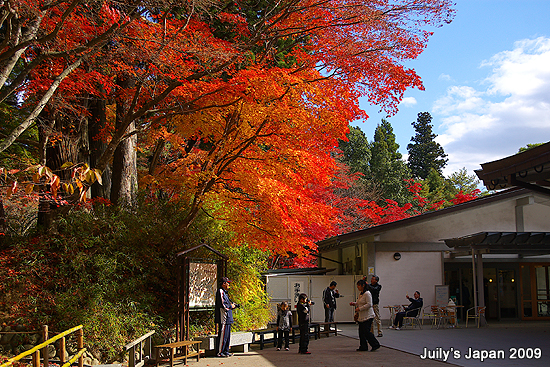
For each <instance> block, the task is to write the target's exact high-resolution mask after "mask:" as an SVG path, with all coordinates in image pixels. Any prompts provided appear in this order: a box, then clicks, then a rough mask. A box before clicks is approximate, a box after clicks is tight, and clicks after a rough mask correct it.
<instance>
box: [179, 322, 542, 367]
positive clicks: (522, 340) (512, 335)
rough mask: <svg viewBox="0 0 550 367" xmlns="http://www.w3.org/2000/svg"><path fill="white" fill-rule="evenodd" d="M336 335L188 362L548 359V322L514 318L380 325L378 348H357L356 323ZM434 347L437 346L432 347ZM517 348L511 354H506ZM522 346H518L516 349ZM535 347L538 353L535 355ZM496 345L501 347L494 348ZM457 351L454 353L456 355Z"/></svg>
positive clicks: (331, 365) (432, 363)
mask: <svg viewBox="0 0 550 367" xmlns="http://www.w3.org/2000/svg"><path fill="white" fill-rule="evenodd" d="M339 329H340V330H341V333H340V335H339V336H337V337H335V336H330V337H322V338H321V339H319V340H314V339H312V340H311V342H310V344H309V346H310V348H309V350H310V351H311V353H312V354H310V355H300V354H298V353H297V351H298V345H297V344H291V345H290V351H288V352H286V351H279V352H278V351H276V349H275V348H273V347H267V348H265V349H264V350H258V349H252V350H251V351H250V352H249V353H246V354H243V353H236V354H235V355H234V356H233V357H230V358H213V357H211V358H203V359H201V361H200V362H196V360H194V359H192V360H190V361H189V362H188V364H189V366H191V367H215V366H223V367H233V366H234V367H243V366H251V367H283V366H284V367H287V366H291V367H292V366H300V367H317V366H327V367H339V366H350V367H351V366H353V367H355V366H372V367H378V366H426V367H445V366H449V367H451V366H452V365H455V366H456V365H458V366H465V367H474V366H506V367H507V366H527V367H529V366H548V365H549V364H550V323H549V322H536V323H529V322H517V323H506V324H504V323H500V324H497V323H491V324H490V326H489V327H487V328H480V329H477V328H473V327H470V328H468V329H466V328H464V327H463V326H462V327H459V328H456V329H431V328H430V327H429V326H427V327H426V326H425V327H424V329H422V330H420V329H415V330H410V329H409V330H407V329H405V330H400V331H395V330H388V329H385V330H384V336H383V337H382V338H379V339H378V340H379V341H380V343H381V344H382V348H380V349H379V350H378V351H376V352H374V353H371V352H357V351H355V349H356V348H357V347H358V344H359V343H358V340H357V326H356V325H354V324H347V325H346V324H342V325H339ZM425 348H426V349H427V350H429V351H436V352H439V353H440V355H442V354H441V351H442V350H443V351H450V354H449V357H448V359H447V362H442V361H438V360H434V359H422V358H421V357H420V356H421V355H423V354H424V353H425ZM437 348H440V349H437ZM469 348H472V350H478V351H479V353H480V355H479V358H475V354H473V355H472V356H473V357H474V358H470V359H467V358H466V356H467V355H468V350H469ZM511 348H517V349H518V353H516V358H515V359H514V358H513V355H512V354H511V353H512V352H513V350H512V349H511ZM520 348H523V349H520ZM535 348H539V349H540V357H539V358H535V357H536V356H538V352H539V350H536V349H535ZM491 350H494V351H495V355H494V357H501V356H502V354H504V358H499V359H491V358H490V357H491V355H490V354H488V355H487V356H486V358H485V360H484V361H483V362H481V361H480V358H481V357H482V355H483V354H484V353H490V351H491ZM498 351H502V352H498ZM459 354H460V358H457V357H458V355H459Z"/></svg>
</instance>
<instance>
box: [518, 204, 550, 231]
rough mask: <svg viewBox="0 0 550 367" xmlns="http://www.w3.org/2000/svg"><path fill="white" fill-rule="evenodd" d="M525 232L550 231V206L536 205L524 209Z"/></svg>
mask: <svg viewBox="0 0 550 367" xmlns="http://www.w3.org/2000/svg"><path fill="white" fill-rule="evenodd" d="M523 217H524V223H525V224H524V226H525V232H539V231H540V232H549V231H550V221H549V220H548V218H550V206H548V205H543V204H538V203H534V204H531V205H526V206H524V207H523Z"/></svg>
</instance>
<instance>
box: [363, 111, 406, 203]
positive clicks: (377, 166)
mask: <svg viewBox="0 0 550 367" xmlns="http://www.w3.org/2000/svg"><path fill="white" fill-rule="evenodd" d="M398 149H399V144H397V143H396V142H395V134H394V133H393V128H392V126H391V124H390V123H389V122H388V121H387V120H384V119H383V120H382V122H381V123H380V124H379V125H378V126H377V127H376V130H375V132H374V141H373V142H372V144H371V159H370V161H369V163H370V170H371V176H370V177H371V179H372V180H373V181H375V182H376V183H377V184H378V186H379V187H380V188H381V189H382V198H383V199H391V200H394V201H396V202H398V203H399V204H400V205H403V204H405V203H406V202H408V201H410V199H411V193H410V192H409V191H408V190H407V185H406V182H405V180H406V179H408V178H410V176H411V175H410V171H409V168H408V167H407V165H406V164H405V162H404V161H403V160H402V159H401V158H402V155H401V153H399V150H398Z"/></svg>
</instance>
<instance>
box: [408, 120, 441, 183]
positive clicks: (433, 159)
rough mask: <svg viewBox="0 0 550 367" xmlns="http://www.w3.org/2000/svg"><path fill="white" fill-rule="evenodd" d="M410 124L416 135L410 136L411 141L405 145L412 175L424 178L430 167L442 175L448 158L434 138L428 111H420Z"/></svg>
mask: <svg viewBox="0 0 550 367" xmlns="http://www.w3.org/2000/svg"><path fill="white" fill-rule="evenodd" d="M412 125H413V127H414V129H415V131H416V135H415V136H413V137H412V138H411V141H412V143H411V144H409V145H407V150H408V151H409V168H410V170H411V173H412V175H413V176H414V177H417V178H421V179H425V178H426V177H428V174H429V173H430V170H431V169H432V168H433V169H435V170H436V171H437V172H438V173H439V174H440V175H442V170H443V167H445V165H446V164H447V161H448V159H447V154H445V151H444V150H443V147H442V146H441V145H439V143H437V142H436V141H435V140H434V139H435V138H436V137H437V135H436V134H434V133H433V131H432V127H433V126H432V116H431V115H430V114H429V113H428V112H420V113H419V114H418V119H417V120H416V122H413V123H412Z"/></svg>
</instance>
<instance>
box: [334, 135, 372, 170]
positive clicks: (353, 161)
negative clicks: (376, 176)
mask: <svg viewBox="0 0 550 367" xmlns="http://www.w3.org/2000/svg"><path fill="white" fill-rule="evenodd" d="M347 138H348V140H347V141H343V140H340V142H339V144H338V147H339V148H340V150H341V151H342V157H341V159H340V160H341V162H342V163H344V164H346V165H347V166H348V167H349V168H350V170H351V172H352V173H355V172H360V173H362V174H363V175H365V176H367V177H368V176H369V175H370V169H369V160H370V157H371V151H370V144H369V140H368V139H367V136H366V135H365V133H364V132H363V131H362V130H361V129H360V128H358V127H354V126H350V127H349V133H348V134H347Z"/></svg>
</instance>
